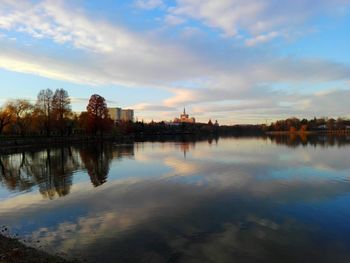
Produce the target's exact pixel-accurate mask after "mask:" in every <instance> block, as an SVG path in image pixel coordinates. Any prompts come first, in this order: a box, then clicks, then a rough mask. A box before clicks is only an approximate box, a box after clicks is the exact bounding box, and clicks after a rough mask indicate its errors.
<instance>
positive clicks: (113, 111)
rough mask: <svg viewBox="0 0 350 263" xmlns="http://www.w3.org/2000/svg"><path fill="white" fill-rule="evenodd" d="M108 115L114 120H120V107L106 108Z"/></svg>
mask: <svg viewBox="0 0 350 263" xmlns="http://www.w3.org/2000/svg"><path fill="white" fill-rule="evenodd" d="M108 114H109V117H110V118H111V119H112V120H113V121H114V122H116V121H120V120H121V116H122V109H121V108H108Z"/></svg>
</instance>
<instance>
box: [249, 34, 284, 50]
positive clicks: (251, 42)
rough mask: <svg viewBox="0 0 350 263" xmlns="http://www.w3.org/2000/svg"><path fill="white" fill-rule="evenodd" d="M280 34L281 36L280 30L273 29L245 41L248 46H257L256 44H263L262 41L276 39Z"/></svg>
mask: <svg viewBox="0 0 350 263" xmlns="http://www.w3.org/2000/svg"><path fill="white" fill-rule="evenodd" d="M278 36H279V34H278V32H274V31H273V32H270V33H267V34H262V35H258V36H256V37H253V38H250V39H247V40H246V41H245V43H246V45H247V46H250V47H251V46H255V45H258V44H261V43H265V42H268V41H270V40H271V39H274V38H276V37H278Z"/></svg>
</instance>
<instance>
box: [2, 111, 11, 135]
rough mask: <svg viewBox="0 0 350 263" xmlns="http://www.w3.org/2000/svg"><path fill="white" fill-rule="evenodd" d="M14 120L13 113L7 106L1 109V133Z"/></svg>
mask: <svg viewBox="0 0 350 263" xmlns="http://www.w3.org/2000/svg"><path fill="white" fill-rule="evenodd" d="M12 120H13V114H12V112H11V111H10V110H9V109H8V107H7V106H5V107H4V108H2V109H0V134H2V133H3V131H4V128H5V127H6V126H8V125H9V124H10V123H11V122H12Z"/></svg>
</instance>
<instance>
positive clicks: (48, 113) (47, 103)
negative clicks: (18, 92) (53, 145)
mask: <svg viewBox="0 0 350 263" xmlns="http://www.w3.org/2000/svg"><path fill="white" fill-rule="evenodd" d="M53 95H54V94H53V91H52V90H51V89H46V90H41V91H40V92H39V94H38V98H37V102H36V108H37V111H38V113H39V114H38V115H39V116H38V117H41V116H42V117H43V126H44V129H45V130H46V134H47V135H50V134H51V129H52V123H51V118H52V102H53ZM40 115H41V116H40Z"/></svg>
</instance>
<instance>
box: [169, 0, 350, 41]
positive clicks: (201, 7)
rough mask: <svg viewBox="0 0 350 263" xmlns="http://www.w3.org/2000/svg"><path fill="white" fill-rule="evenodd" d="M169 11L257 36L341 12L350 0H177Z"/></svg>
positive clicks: (229, 32) (234, 32)
mask: <svg viewBox="0 0 350 263" xmlns="http://www.w3.org/2000/svg"><path fill="white" fill-rule="evenodd" d="M176 2H177V4H176V6H175V7H172V8H170V9H169V13H171V14H174V15H178V16H184V17H189V18H192V19H196V20H199V21H201V22H203V23H204V24H205V25H207V26H210V27H213V28H218V29H220V30H221V31H222V32H223V33H224V34H225V35H226V36H236V35H238V33H239V32H240V31H246V32H248V33H249V34H250V35H252V37H253V38H256V37H257V36H259V35H261V36H263V35H265V36H267V35H269V34H270V33H271V32H274V31H279V30H281V29H291V28H293V27H295V26H298V25H300V24H302V23H304V22H306V21H307V20H308V19H310V18H313V17H314V16H317V15H320V14H324V13H332V12H337V11H338V10H339V8H340V7H344V6H348V5H349V1H347V0H335V1H328V0H320V1H317V4H316V3H315V1H313V0H295V1H289V2H288V3H286V2H283V1H280V0H267V1H260V0H220V1H217V0H177V1H176Z"/></svg>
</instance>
